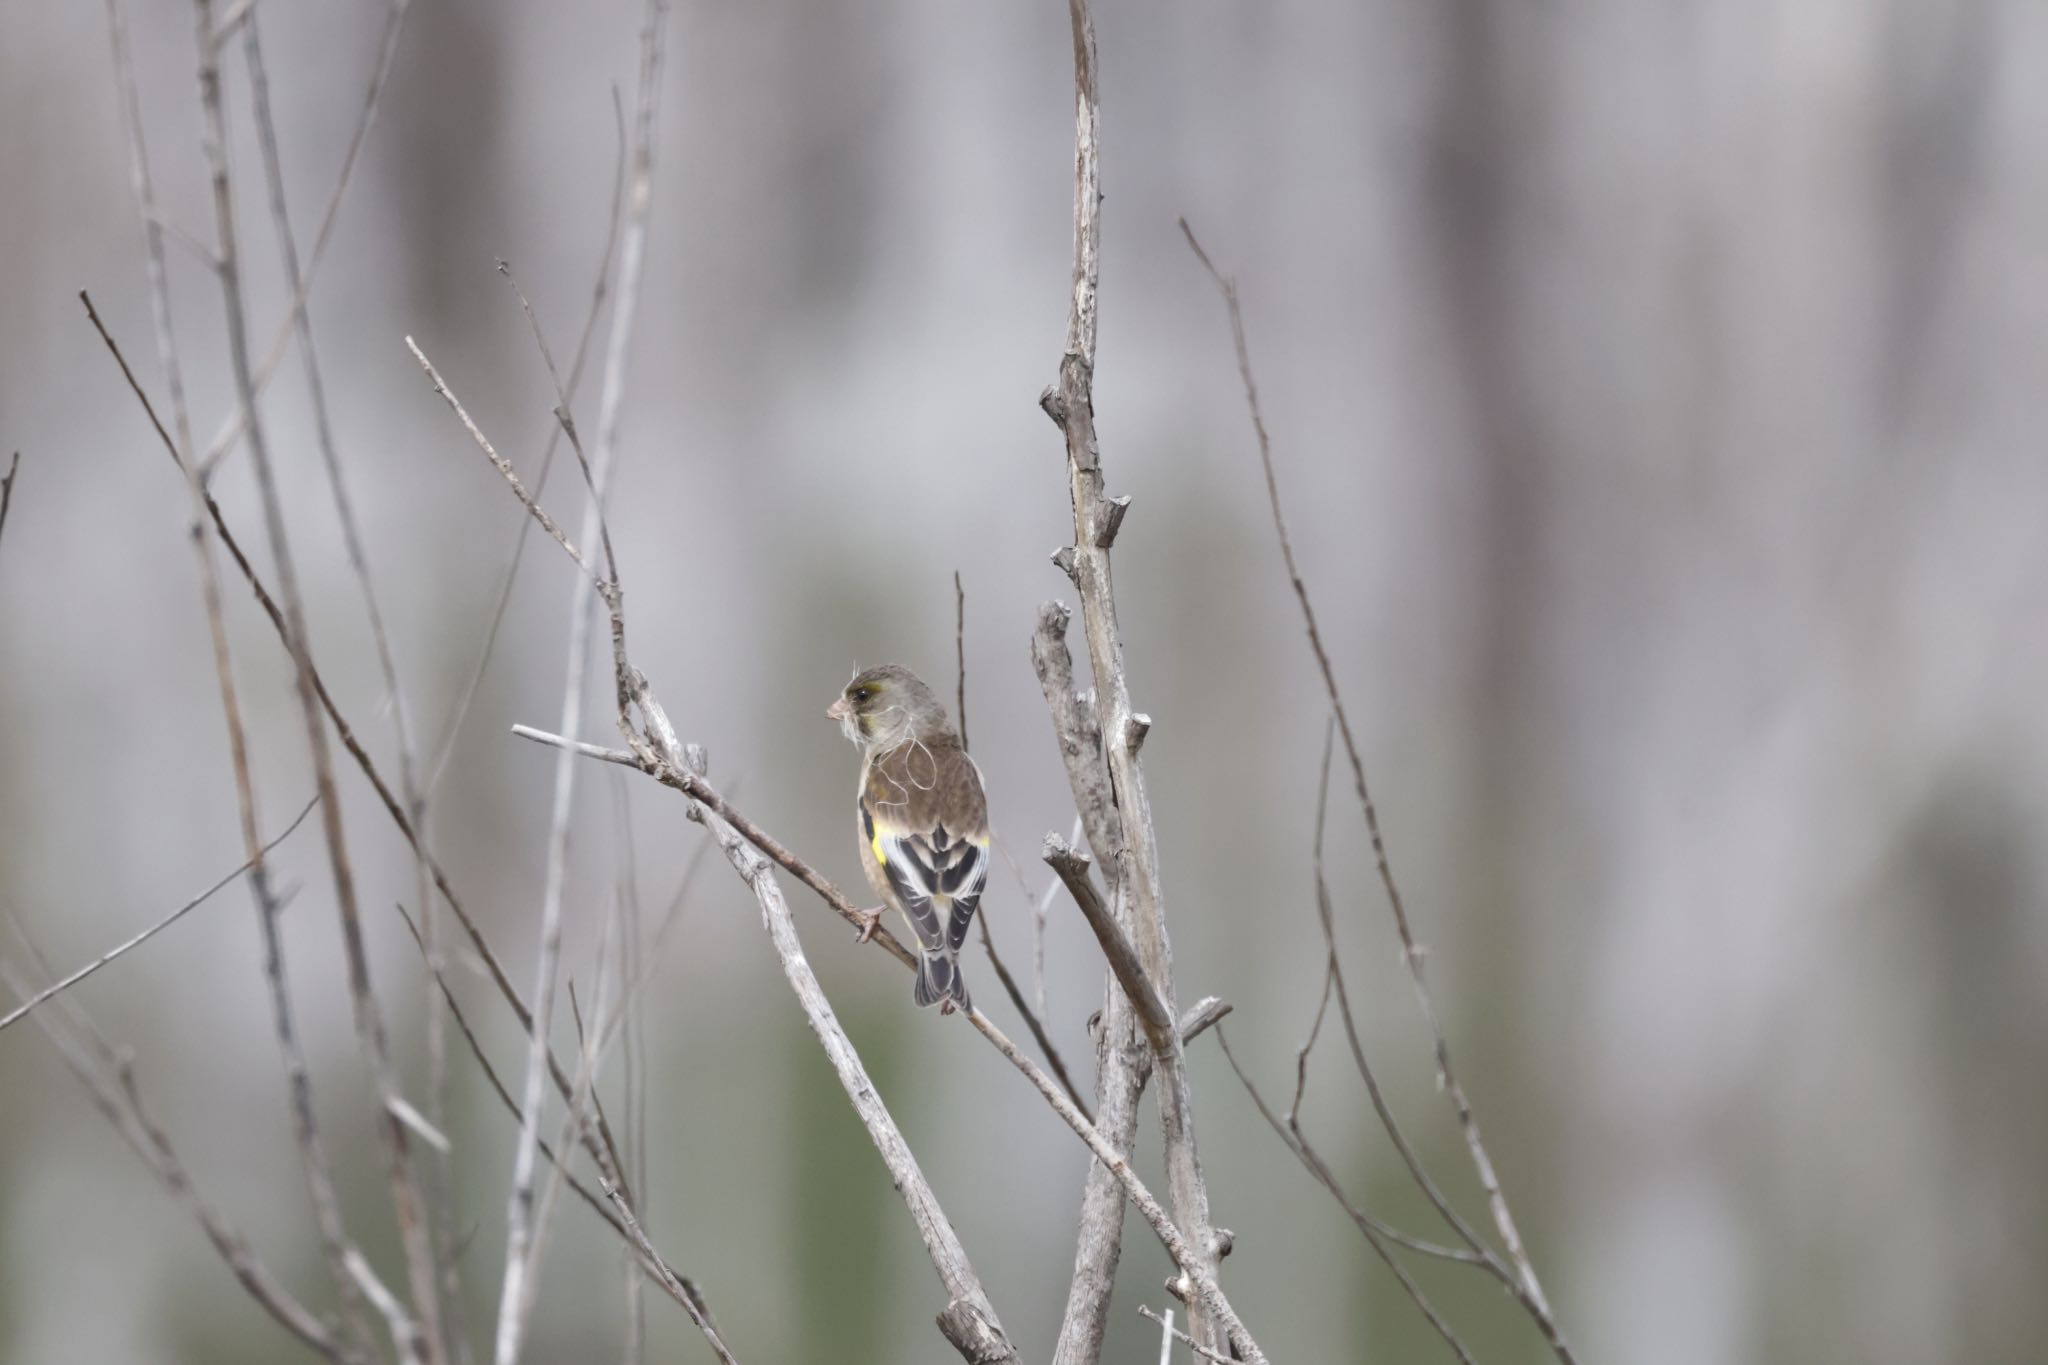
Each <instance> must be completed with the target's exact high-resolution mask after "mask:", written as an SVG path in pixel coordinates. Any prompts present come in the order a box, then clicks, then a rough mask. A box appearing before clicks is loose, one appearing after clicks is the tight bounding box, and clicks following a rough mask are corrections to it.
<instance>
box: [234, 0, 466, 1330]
mask: <svg viewBox="0 0 2048 1365" xmlns="http://www.w3.org/2000/svg"><path fill="white" fill-rule="evenodd" d="M240 22H241V30H242V54H243V60H244V62H245V64H246V65H247V67H248V70H249V107H250V112H251V114H252V117H253V120H254V123H255V128H256V142H257V147H258V149H259V150H260V152H261V154H262V161H263V178H264V182H265V187H266V189H267V191H268V196H269V202H270V216H271V222H272V226H273V227H274V228H275V231H276V235H277V246H278V260H279V264H280V265H281V266H282V267H283V269H284V272H285V284H286V286H287V287H292V286H294V285H296V284H297V282H298V281H299V280H300V279H301V278H302V275H303V272H302V270H301V269H300V263H299V248H298V240H297V237H296V235H295V234H294V233H293V231H292V223H291V212H290V209H289V207H288V205H287V204H286V201H285V189H284V158H283V155H282V153H281V152H280V151H279V149H278V141H277V126H276V121H275V119H274V117H273V116H272V110H271V100H270V78H269V75H268V73H267V72H266V70H265V67H264V63H263V44H262V40H261V38H260V36H259V33H258V24H257V15H256V13H255V11H254V10H253V9H250V10H248V11H247V12H246V14H245V16H244V17H242V19H241V21H240ZM223 23H224V24H225V23H226V21H223ZM291 322H292V324H293V327H294V330H295V331H296V333H297V336H298V343H299V346H298V349H299V359H300V361H301V364H302V368H303V370H304V378H305V382H306V395H307V398H308V399H309V400H310V402H311V405H312V410H313V433H314V438H315V445H316V447H317V448H318V450H319V452H320V463H321V466H322V468H323V469H324V470H325V472H326V475H327V487H328V493H329V495H330V497H331V498H332V500H333V503H334V512H335V518H336V520H337V521H338V522H339V523H340V525H341V538H342V547H343V550H344V551H345V553H346V555H347V557H348V563H349V570H350V573H351V574H352V575H353V577H354V578H355V581H356V588H357V591H358V592H359V593H360V594H361V595H362V599H363V609H364V614H365V616H366V618H367V620H368V622H369V626H370V640H371V644H372V647H373V649H374V652H375V654H376V658H377V670H378V673H379V676H380V677H381V678H382V680H383V684H384V695H385V697H386V698H388V699H389V705H390V708H391V719H392V734H393V738H394V739H395V740H396V743H397V749H398V786H399V791H400V792H401V794H402V795H403V796H404V798H405V807H406V813H407V814H409V815H410V816H411V817H412V820H413V823H414V824H415V825H416V826H420V827H424V826H425V823H426V797H425V794H424V793H423V792H422V790H421V788H420V784H419V775H418V768H419V763H418V756H417V755H418V751H417V747H416V745H415V743H414V738H413V727H412V716H411V708H410V707H409V706H408V705H407V703H406V698H405V689H404V688H403V687H402V686H401V685H400V683H399V679H398V662H397V659H396V656H395V655H394V654H393V652H392V648H391V634H390V630H389V628H388V627H387V626H386V625H385V621H384V612H383V608H382V607H381V606H380V605H379V603H378V600H377V589H376V584H375V581H374V580H373V578H372V576H371V573H370V562H369V555H368V553H367V552H366V551H365V550H364V548H363V536H362V529H361V526H360V523H359V521H358V519H357V517H356V512H355V506H354V503H353V501H352V500H351V499H350V497H349V491H348V482H347V480H346V479H345V478H344V477H343V475H342V469H341V456H340V453H339V451H338V449H337V446H336V441H335V435H334V423H333V420H332V418H331V416H330V414H329V411H328V404H327V385H326V381H325V380H324V379H323V378H322V376H321V370H320V359H319V352H318V350H317V349H316V348H315V346H314V343H313V321H312V314H311V312H310V311H309V308H308V304H307V301H306V300H305V299H298V300H296V301H295V304H294V307H293V308H292V315H291ZM413 870H414V878H415V886H414V891H415V894H416V896H417V897H418V900H419V904H420V928H421V931H422V933H424V934H425V936H426V940H427V953H428V955H429V956H430V957H433V958H436V959H438V958H439V957H440V955H441V945H440V933H441V929H440V920H441V917H440V916H439V915H438V914H436V913H435V907H434V897H433V885H432V881H431V878H430V876H429V874H428V872H427V860H426V857H425V855H424V854H423V853H421V854H415V855H414V857H413ZM444 1033H445V1021H444V1019H443V1016H442V1014H441V1012H440V1011H439V1010H435V1009H429V1010H428V1011H427V1012H426V1035H427V1036H426V1044H427V1120H428V1122H429V1124H430V1125H431V1126H432V1127H433V1128H434V1129H436V1130H438V1129H440V1128H442V1127H443V1126H445V1123H446V1118H447V1116H446V1112H445V1108H444V1105H443V1102H442V1101H443V1099H444V1097H445V1092H446V1089H447V1087H446V1084H445V1078H446V1074H447V1044H446V1041H445V1036H444ZM442 1177H443V1178H442V1179H440V1180H438V1181H435V1180H430V1181H429V1185H430V1187H432V1188H433V1189H434V1192H435V1194H436V1196H437V1197H436V1198H435V1199H434V1201H433V1203H432V1205H431V1208H430V1228H429V1235H430V1237H431V1239H432V1241H433V1243H434V1246H435V1252H436V1257H435V1258H436V1261H437V1262H438V1264H439V1273H440V1277H441V1294H442V1297H443V1301H444V1302H445V1304H446V1306H447V1308H448V1311H450V1312H457V1311H459V1310H460V1306H461V1303H462V1292H461V1281H460V1279H459V1274H460V1272H459V1268H458V1266H457V1263H456V1259H455V1258H454V1257H453V1256H452V1255H450V1254H449V1252H448V1245H449V1239H450V1238H451V1237H452V1236H453V1230H454V1222H455V1214H454V1207H453V1202H452V1201H453V1192H452V1181H451V1180H450V1179H449V1178H448V1177H447V1172H446V1171H445V1170H443V1171H442ZM388 1316H389V1315H388V1314H387V1320H388ZM448 1336H449V1338H450V1339H451V1340H453V1341H455V1342H458V1343H465V1342H466V1339H467V1333H465V1332H463V1331H462V1330H461V1328H460V1327H459V1326H452V1327H451V1330H450V1332H449V1333H448Z"/></svg>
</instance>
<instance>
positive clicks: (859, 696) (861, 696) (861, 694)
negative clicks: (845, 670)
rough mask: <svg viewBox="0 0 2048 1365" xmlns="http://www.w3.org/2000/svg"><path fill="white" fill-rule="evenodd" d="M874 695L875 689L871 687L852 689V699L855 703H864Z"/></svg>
mask: <svg viewBox="0 0 2048 1365" xmlns="http://www.w3.org/2000/svg"><path fill="white" fill-rule="evenodd" d="M874 695H875V689H874V688H872V687H856V688H854V689H853V699H854V700H855V701H866V700H867V699H868V698H869V697H872V696H874Z"/></svg>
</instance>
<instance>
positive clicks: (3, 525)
mask: <svg viewBox="0 0 2048 1365" xmlns="http://www.w3.org/2000/svg"><path fill="white" fill-rule="evenodd" d="M19 473H21V452H20V451H18V450H17V451H15V452H14V458H13V459H12V460H10V461H9V462H8V464H7V477H6V478H4V479H0V531H5V530H6V529H7V509H8V508H10V507H12V506H13V505H14V477H15V475H17V474H19Z"/></svg>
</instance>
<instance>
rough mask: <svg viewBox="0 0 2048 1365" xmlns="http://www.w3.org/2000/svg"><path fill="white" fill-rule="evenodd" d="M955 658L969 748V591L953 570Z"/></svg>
mask: <svg viewBox="0 0 2048 1365" xmlns="http://www.w3.org/2000/svg"><path fill="white" fill-rule="evenodd" d="M953 656H954V659H955V662H956V664H957V666H958V669H959V677H960V715H959V721H960V747H961V749H962V750H965V749H966V748H967V589H966V588H964V587H962V586H961V585H960V571H959V570H958V569H955V570H953Z"/></svg>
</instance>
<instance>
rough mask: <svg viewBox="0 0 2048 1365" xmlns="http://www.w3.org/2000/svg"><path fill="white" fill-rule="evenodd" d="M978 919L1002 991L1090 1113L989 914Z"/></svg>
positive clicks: (1074, 1096)
mask: <svg viewBox="0 0 2048 1365" xmlns="http://www.w3.org/2000/svg"><path fill="white" fill-rule="evenodd" d="M976 922H977V923H979V924H980V925H981V946H982V948H983V949H984V950H985V951H986V952H987V953H988V961H989V965H990V966H991V967H994V968H995V970H996V980H998V981H1000V982H1002V983H1003V993H1004V994H1005V995H1007V996H1009V997H1010V1003H1011V1004H1012V1005H1015V1006H1016V1007H1017V1013H1018V1014H1019V1015H1021V1016H1022V1017H1023V1020H1024V1027H1026V1028H1028V1029H1030V1030H1031V1040H1032V1041H1033V1042H1035V1043H1037V1044H1038V1051H1039V1053H1040V1054H1041V1055H1042V1056H1043V1057H1044V1058H1045V1064H1046V1065H1047V1066H1049V1067H1051V1068H1052V1074H1053V1075H1054V1076H1056V1077H1057V1078H1058V1079H1059V1083H1060V1089H1062V1090H1064V1091H1066V1092H1067V1098H1068V1099H1070V1100H1072V1101H1073V1102H1074V1107H1075V1108H1076V1109H1079V1110H1080V1111H1081V1112H1082V1113H1084V1114H1086V1113H1088V1105H1087V1103H1086V1102H1085V1101H1084V1100H1082V1098H1081V1092H1080V1090H1079V1089H1078V1088H1076V1087H1075V1085H1074V1078H1073V1077H1072V1076H1069V1075H1068V1074H1067V1063H1066V1059H1065V1058H1063V1057H1061V1056H1060V1051H1059V1049H1058V1048H1056V1047H1054V1046H1053V1042H1052V1035H1051V1034H1050V1033H1048V1032H1047V1031H1046V1027H1045V1021H1044V1020H1043V1019H1041V1018H1039V1017H1038V1013H1037V1011H1035V1010H1033V1009H1032V1008H1031V1006H1030V1005H1029V1004H1028V1003H1027V1002H1026V1001H1025V999H1024V992H1023V990H1022V989H1021V988H1019V987H1018V985H1017V978H1016V977H1014V976H1012V975H1010V969H1009V967H1008V966H1007V965H1006V964H1005V963H1004V962H1003V959H1002V955H1001V954H1000V953H998V952H996V941H995V938H994V937H993V936H992V935H991V934H990V933H989V929H988V916H986V915H979V916H976ZM1091 1117H1092V1116H1091Z"/></svg>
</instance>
